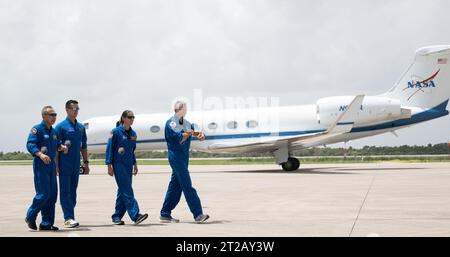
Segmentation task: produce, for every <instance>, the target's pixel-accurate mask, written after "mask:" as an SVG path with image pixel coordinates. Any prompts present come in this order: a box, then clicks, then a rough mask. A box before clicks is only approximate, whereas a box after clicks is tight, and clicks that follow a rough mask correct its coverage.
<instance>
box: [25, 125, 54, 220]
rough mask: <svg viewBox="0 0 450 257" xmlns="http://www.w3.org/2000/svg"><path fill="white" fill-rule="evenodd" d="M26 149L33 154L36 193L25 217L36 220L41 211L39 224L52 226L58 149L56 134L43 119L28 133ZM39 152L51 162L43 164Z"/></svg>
mask: <svg viewBox="0 0 450 257" xmlns="http://www.w3.org/2000/svg"><path fill="white" fill-rule="evenodd" d="M27 150H28V152H30V153H31V155H33V156H34V159H33V173H34V188H35V190H36V195H35V196H34V198H33V203H32V204H31V206H30V208H28V211H27V219H28V220H30V221H36V217H37V215H38V213H39V212H41V216H42V222H41V226H53V224H54V222H55V203H56V199H57V195H58V185H57V183H56V164H55V155H56V151H57V150H58V136H57V134H56V132H55V130H54V129H53V127H50V128H47V125H46V124H45V122H44V121H42V122H41V123H40V124H38V125H36V126H34V127H33V128H32V129H31V132H30V134H29V135H28V140H27ZM37 152H41V153H43V154H45V155H47V156H48V157H50V159H51V162H50V163H49V164H45V163H44V162H43V161H42V160H41V159H40V158H39V157H38V156H36V153H37Z"/></svg>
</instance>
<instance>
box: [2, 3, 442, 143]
mask: <svg viewBox="0 0 450 257" xmlns="http://www.w3.org/2000/svg"><path fill="white" fill-rule="evenodd" d="M448 10H450V1H447V0H441V1H439V0H430V1H412V0H397V1H395V0H389V1H379V0H377V1H375V0H374V1H356V0H355V1H342V0H341V1H317V0H315V1H300V0H292V1H284V0H272V1H264V0H253V1H244V0H241V1H235V0H222V1H214V0H204V1H168V0H162V1H130V0H123V1H111V0H108V1H91V0H89V1H62V0H55V1H34V0H29V1H19V0H2V1H0V31H1V33H0V104H1V108H0V115H1V117H2V126H0V151H4V152H9V151H16V150H20V151H24V150H25V142H26V138H27V135H28V132H29V131H30V128H31V126H32V125H33V124H36V123H38V122H40V120H41V117H40V109H41V108H42V106H44V105H48V104H50V105H53V106H55V107H56V109H57V112H59V113H60V114H61V115H60V116H59V119H58V121H59V120H61V119H62V118H64V114H65V113H64V103H65V101H66V100H68V99H77V100H79V101H80V107H81V111H80V115H79V120H83V119H87V118H90V117H94V116H101V115H115V114H119V113H120V112H121V111H122V110H123V109H132V110H134V111H135V113H137V114H138V113H154V112H168V111H170V109H171V108H170V104H171V102H172V100H173V99H174V97H176V96H186V97H192V96H193V92H194V89H196V88H198V89H202V90H203V95H204V96H205V97H208V96H218V97H226V96H230V97H235V96H240V95H243V96H263V97H264V96H276V97H279V99H280V104H281V105H294V104H295V105H296V104H313V103H315V102H316V100H317V99H319V98H321V97H325V96H333V95H350V94H359V93H365V94H368V95H376V94H380V93H383V92H385V91H387V90H388V89H389V88H390V87H391V86H392V85H393V84H394V83H395V82H396V81H397V79H398V78H399V77H400V75H401V73H402V72H403V71H404V70H405V69H406V68H407V66H408V65H409V64H410V62H411V61H412V59H413V57H414V52H415V50H416V49H417V48H419V47H422V46H427V45H434V44H450V33H448V31H449V25H450V15H448ZM449 127H450V118H449V117H448V116H447V117H444V118H441V119H438V120H434V121H431V122H428V123H424V124H421V125H417V126H415V127H412V128H408V129H404V130H400V131H398V134H399V136H400V137H399V138H396V137H395V136H393V135H392V134H387V135H382V136H377V137H372V138H369V139H362V140H357V141H354V142H351V143H350V144H348V145H352V146H356V147H361V146H364V145H402V144H419V145H424V144H427V143H440V142H446V141H447V140H448V139H449V137H450V133H449Z"/></svg>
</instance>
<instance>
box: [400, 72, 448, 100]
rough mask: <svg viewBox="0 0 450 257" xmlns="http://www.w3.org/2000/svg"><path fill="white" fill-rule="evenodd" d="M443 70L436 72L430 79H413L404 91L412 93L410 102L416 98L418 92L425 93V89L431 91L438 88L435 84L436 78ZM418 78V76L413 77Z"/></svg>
mask: <svg viewBox="0 0 450 257" xmlns="http://www.w3.org/2000/svg"><path fill="white" fill-rule="evenodd" d="M440 71H441V70H440V69H439V70H438V71H436V72H435V73H434V74H433V75H431V76H430V77H428V78H427V79H424V80H416V79H412V80H411V81H409V82H408V86H407V87H406V88H404V89H403V90H402V91H406V90H408V91H412V93H411V95H410V96H409V97H408V101H409V100H410V99H411V98H412V97H413V96H415V95H416V94H417V93H418V92H423V93H425V89H430V90H431V88H436V83H435V82H434V79H435V78H436V76H437V75H438V74H439V72H440ZM413 77H416V78H418V76H413Z"/></svg>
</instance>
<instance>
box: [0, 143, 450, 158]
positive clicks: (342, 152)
mask: <svg viewBox="0 0 450 257" xmlns="http://www.w3.org/2000/svg"><path fill="white" fill-rule="evenodd" d="M293 154H294V155H295V156H370V155H433V154H450V149H449V145H448V144H447V143H441V144H434V145H433V144H428V145H425V146H418V145H413V146H410V145H402V146H364V147H363V148H353V147H348V148H343V147H341V148H331V147H313V148H308V149H300V150H295V151H294V152H293ZM271 156H272V154H271V153H244V154H214V153H203V152H198V151H191V157H193V158H219V157H271ZM104 157H105V155H104V154H90V158H91V159H103V158H104ZM136 158H142V159H146V158H167V151H151V152H136ZM31 159H33V158H32V156H31V155H30V154H29V153H26V152H20V151H15V152H9V153H3V152H0V160H31Z"/></svg>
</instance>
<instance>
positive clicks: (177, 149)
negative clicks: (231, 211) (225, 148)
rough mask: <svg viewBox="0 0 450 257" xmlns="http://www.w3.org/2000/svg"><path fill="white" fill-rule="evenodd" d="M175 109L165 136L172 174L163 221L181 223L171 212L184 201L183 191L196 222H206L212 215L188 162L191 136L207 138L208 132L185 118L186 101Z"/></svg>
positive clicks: (162, 214)
mask: <svg viewBox="0 0 450 257" xmlns="http://www.w3.org/2000/svg"><path fill="white" fill-rule="evenodd" d="M174 111H175V114H174V115H173V116H172V117H171V118H170V119H169V120H167V122H166V127H165V139H166V142H167V148H168V158H169V164H170V167H171V168H172V177H171V179H170V183H169V187H168V189H167V193H166V197H165V199H164V203H163V206H162V209H161V212H160V214H161V216H160V220H161V222H174V223H177V222H179V220H178V219H175V218H173V217H172V215H171V213H172V210H173V209H174V208H175V207H176V206H177V204H178V202H179V201H180V198H181V193H183V194H184V197H185V198H186V202H187V204H188V206H189V209H190V210H191V212H192V214H193V216H194V220H195V222H196V223H203V222H205V221H206V220H207V219H208V218H209V215H207V214H203V210H202V205H201V202H200V198H199V197H198V194H197V191H196V190H195V189H194V188H193V187H192V181H191V177H190V175H189V170H188V164H189V147H190V144H191V137H192V136H195V137H196V138H197V139H198V140H200V141H203V140H205V135H204V134H203V133H194V132H193V129H194V128H193V126H192V125H191V123H190V122H189V121H187V120H185V119H184V117H185V116H186V112H187V109H186V103H185V102H182V101H177V102H176V103H175V106H174Z"/></svg>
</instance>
